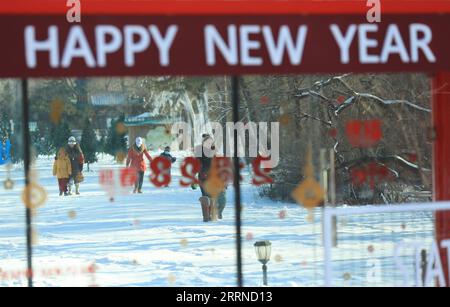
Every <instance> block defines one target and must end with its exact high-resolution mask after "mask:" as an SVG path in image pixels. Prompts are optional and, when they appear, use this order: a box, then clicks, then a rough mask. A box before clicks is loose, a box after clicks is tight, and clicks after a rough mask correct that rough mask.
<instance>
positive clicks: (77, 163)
mask: <svg viewBox="0 0 450 307" xmlns="http://www.w3.org/2000/svg"><path fill="white" fill-rule="evenodd" d="M64 149H65V150H66V153H67V156H68V157H69V160H70V164H71V166H72V176H73V177H75V178H76V177H77V175H78V174H79V173H81V172H82V171H83V164H84V155H83V151H82V150H81V147H80V145H79V144H76V145H75V146H74V147H73V148H72V147H70V146H69V145H66V147H65V148H64Z"/></svg>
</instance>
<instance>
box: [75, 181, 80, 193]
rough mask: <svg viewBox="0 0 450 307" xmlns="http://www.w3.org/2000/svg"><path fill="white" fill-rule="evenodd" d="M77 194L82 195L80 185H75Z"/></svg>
mask: <svg viewBox="0 0 450 307" xmlns="http://www.w3.org/2000/svg"><path fill="white" fill-rule="evenodd" d="M75 194H77V195H80V185H79V184H78V183H77V184H75Z"/></svg>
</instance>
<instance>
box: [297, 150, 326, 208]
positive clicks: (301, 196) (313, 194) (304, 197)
mask: <svg viewBox="0 0 450 307" xmlns="http://www.w3.org/2000/svg"><path fill="white" fill-rule="evenodd" d="M305 177H306V178H305V180H303V181H302V182H301V183H300V184H299V185H298V186H297V187H296V188H295V189H294V191H293V192H292V198H294V199H295V201H296V202H297V203H299V204H301V205H303V207H305V208H307V209H312V208H315V207H317V206H318V205H319V204H320V203H321V202H322V201H323V199H324V196H325V191H324V189H323V188H322V186H321V185H320V183H319V182H317V180H316V179H315V178H314V165H313V162H312V149H311V145H309V148H308V152H307V157H306V165H305Z"/></svg>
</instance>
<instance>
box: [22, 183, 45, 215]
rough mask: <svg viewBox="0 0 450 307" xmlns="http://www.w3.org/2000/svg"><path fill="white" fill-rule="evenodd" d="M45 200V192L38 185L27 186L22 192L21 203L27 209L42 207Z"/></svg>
mask: <svg viewBox="0 0 450 307" xmlns="http://www.w3.org/2000/svg"><path fill="white" fill-rule="evenodd" d="M46 200H47V192H45V189H44V188H43V187H41V186H40V185H38V184H35V183H30V184H28V185H27V186H26V187H25V189H24V190H23V192H22V201H23V203H24V204H25V206H26V207H27V208H28V209H35V208H39V207H40V206H42V205H43V204H44V203H45V202H46Z"/></svg>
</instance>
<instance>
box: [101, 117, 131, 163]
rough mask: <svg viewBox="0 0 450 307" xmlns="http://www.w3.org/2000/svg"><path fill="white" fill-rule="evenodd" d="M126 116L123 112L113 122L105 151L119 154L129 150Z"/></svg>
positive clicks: (115, 154) (114, 154)
mask: <svg viewBox="0 0 450 307" xmlns="http://www.w3.org/2000/svg"><path fill="white" fill-rule="evenodd" d="M124 121H125V116H124V115H123V114H122V115H121V116H120V117H119V118H118V119H117V120H113V121H112V122H111V127H110V128H109V130H108V135H107V137H106V144H105V152H106V153H108V154H110V155H113V156H117V155H118V154H119V153H126V151H127V140H126V134H127V131H126V129H125V126H124Z"/></svg>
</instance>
